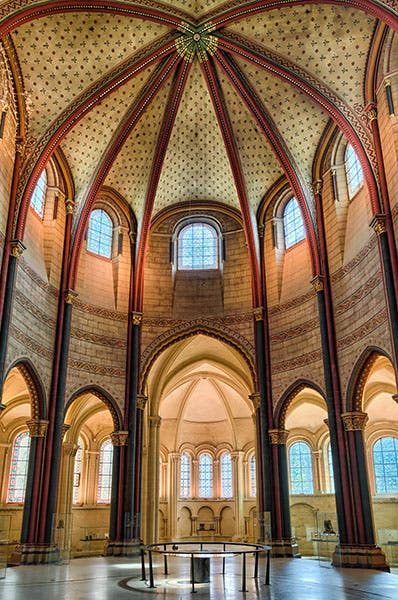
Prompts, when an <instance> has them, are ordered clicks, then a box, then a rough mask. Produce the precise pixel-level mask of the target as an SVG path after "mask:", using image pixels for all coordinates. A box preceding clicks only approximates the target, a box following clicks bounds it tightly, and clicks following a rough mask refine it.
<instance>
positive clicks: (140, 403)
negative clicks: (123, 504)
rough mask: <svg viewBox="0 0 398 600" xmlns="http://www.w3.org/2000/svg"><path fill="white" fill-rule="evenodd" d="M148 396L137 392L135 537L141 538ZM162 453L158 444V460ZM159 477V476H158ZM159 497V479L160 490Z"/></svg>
mask: <svg viewBox="0 0 398 600" xmlns="http://www.w3.org/2000/svg"><path fill="white" fill-rule="evenodd" d="M147 400H148V398H147V396H144V395H143V394H137V415H136V419H137V430H136V431H137V433H136V444H135V446H136V450H135V502H134V514H135V532H134V538H135V539H136V540H138V539H141V501H142V436H143V428H144V410H145V406H146V403H147ZM159 455H160V447H159V445H158V460H159ZM158 477H159V476H158ZM157 496H158V497H159V481H158V492H157Z"/></svg>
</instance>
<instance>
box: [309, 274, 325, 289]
mask: <svg viewBox="0 0 398 600" xmlns="http://www.w3.org/2000/svg"><path fill="white" fill-rule="evenodd" d="M310 283H312V286H313V288H314V290H315V291H316V292H322V291H323V275H315V277H313V278H312V279H311V282H310Z"/></svg>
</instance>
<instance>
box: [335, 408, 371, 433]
mask: <svg viewBox="0 0 398 600" xmlns="http://www.w3.org/2000/svg"><path fill="white" fill-rule="evenodd" d="M341 418H342V419H343V424H344V429H345V430H346V431H363V430H364V429H365V426H366V423H367V421H368V415H367V414H366V413H364V412H347V413H343V414H342V415H341Z"/></svg>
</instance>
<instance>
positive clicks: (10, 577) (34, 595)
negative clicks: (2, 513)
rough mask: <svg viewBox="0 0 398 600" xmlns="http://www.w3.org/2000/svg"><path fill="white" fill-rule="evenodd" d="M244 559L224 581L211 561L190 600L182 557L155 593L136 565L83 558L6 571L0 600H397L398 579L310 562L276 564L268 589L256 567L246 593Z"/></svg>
mask: <svg viewBox="0 0 398 600" xmlns="http://www.w3.org/2000/svg"><path fill="white" fill-rule="evenodd" d="M239 561H240V558H237V557H231V558H229V559H227V564H226V574H225V575H224V576H223V575H222V562H221V559H212V562H211V576H210V579H211V582H210V583H207V584H198V585H196V586H195V589H196V594H195V595H194V596H192V591H191V585H190V581H189V565H187V561H186V559H183V558H181V557H179V558H178V559H177V558H175V559H172V560H170V561H169V575H168V576H167V577H165V576H164V574H163V562H160V561H158V562H157V563H156V564H155V569H154V579H155V584H156V589H155V590H151V589H149V588H148V582H144V581H141V580H140V578H141V570H140V564H139V561H138V560H135V559H134V560H133V559H117V558H80V559H75V560H71V561H70V563H69V564H63V565H52V566H25V567H14V568H8V569H7V570H6V572H5V578H4V579H1V580H0V599H1V600H3V599H4V600H88V599H90V600H91V599H92V600H119V599H120V600H127V599H129V598H130V599H132V600H135V599H139V598H148V600H150V598H162V599H164V600H169V599H170V600H174V599H175V600H184V599H186V598H192V597H194V598H196V599H197V600H199V598H209V599H212V600H213V599H214V600H219V599H224V600H235V599H236V600H239V599H240V598H242V600H254V599H257V598H258V599H269V600H371V599H374V600H384V599H389V600H398V575H396V574H389V573H382V572H378V571H370V570H362V569H334V568H332V567H330V566H328V565H327V563H322V564H319V563H318V561H316V560H307V559H272V560H271V579H270V586H265V585H264V577H263V570H264V569H263V565H261V569H260V575H261V576H260V577H259V578H258V579H253V564H252V563H251V562H249V563H248V565H247V579H246V587H247V591H246V592H241V591H240V590H241V589H242V572H241V564H240V562H239Z"/></svg>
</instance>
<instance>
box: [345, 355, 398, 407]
mask: <svg viewBox="0 0 398 600" xmlns="http://www.w3.org/2000/svg"><path fill="white" fill-rule="evenodd" d="M381 356H384V357H385V358H387V359H388V360H389V361H390V362H391V357H390V356H389V355H388V354H387V352H385V351H384V350H382V349H381V348H377V347H376V346H369V347H368V348H366V349H365V350H364V351H363V352H362V354H361V356H360V357H359V359H358V360H357V362H356V364H355V366H354V368H353V370H352V374H351V377H350V380H349V383H348V387H347V395H346V410H347V411H348V412H362V410H363V406H362V400H363V392H364V389H365V384H366V381H367V378H368V375H369V373H370V371H371V369H372V367H373V365H374V364H375V362H376V360H377V359H378V358H380V357H381Z"/></svg>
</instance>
